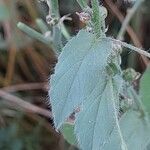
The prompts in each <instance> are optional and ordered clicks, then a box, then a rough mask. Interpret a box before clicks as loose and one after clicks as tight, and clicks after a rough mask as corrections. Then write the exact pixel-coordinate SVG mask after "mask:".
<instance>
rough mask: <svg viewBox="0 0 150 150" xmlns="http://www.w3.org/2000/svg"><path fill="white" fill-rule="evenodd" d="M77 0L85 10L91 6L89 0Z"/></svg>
mask: <svg viewBox="0 0 150 150" xmlns="http://www.w3.org/2000/svg"><path fill="white" fill-rule="evenodd" d="M77 2H78V4H79V5H80V7H81V8H82V9H83V10H84V9H86V8H88V7H89V6H88V0H77Z"/></svg>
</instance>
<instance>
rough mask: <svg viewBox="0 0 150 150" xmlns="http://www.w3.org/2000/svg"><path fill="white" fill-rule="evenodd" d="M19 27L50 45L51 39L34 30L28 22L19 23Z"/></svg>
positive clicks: (32, 36)
mask: <svg viewBox="0 0 150 150" xmlns="http://www.w3.org/2000/svg"><path fill="white" fill-rule="evenodd" d="M17 27H18V28H19V29H20V30H22V31H23V32H25V33H26V34H28V35H29V36H30V37H31V38H34V39H37V40H39V41H41V42H43V43H45V44H47V45H50V43H51V42H50V41H49V40H47V39H46V38H45V37H44V36H43V35H42V34H41V33H39V32H37V31H35V30H33V29H32V28H30V27H28V26H27V25H26V24H24V23H22V22H19V23H18V24H17Z"/></svg>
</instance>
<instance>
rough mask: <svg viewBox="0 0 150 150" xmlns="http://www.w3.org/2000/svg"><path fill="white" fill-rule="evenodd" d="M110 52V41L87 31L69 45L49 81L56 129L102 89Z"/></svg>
mask: <svg viewBox="0 0 150 150" xmlns="http://www.w3.org/2000/svg"><path fill="white" fill-rule="evenodd" d="M111 51H112V42H111V41H109V40H106V39H100V40H96V39H95V36H94V34H92V33H88V32H86V31H84V30H81V31H80V32H79V33H78V35H77V36H76V37H74V38H73V39H72V40H70V41H69V42H68V43H67V44H66V46H65V47H64V49H63V52H62V53H61V55H60V56H59V58H58V63H57V65H56V68H55V74H54V75H53V76H52V78H51V81H50V82H51V85H50V86H51V88H50V91H49V95H50V100H51V104H52V112H53V116H54V123H55V126H56V128H57V129H58V128H59V127H60V126H61V125H62V123H63V122H64V121H65V120H66V118H67V117H68V116H69V115H70V114H71V113H72V112H73V110H75V109H76V108H77V107H78V106H80V105H82V103H83V101H84V100H85V99H86V98H87V97H89V96H90V95H91V92H92V91H93V89H95V88H99V87H98V86H97V85H99V84H100V85H102V87H103V83H105V78H106V73H105V67H106V66H107V58H108V56H109V55H110V53H111ZM100 87H101V86H100ZM101 89H102V88H101Z"/></svg>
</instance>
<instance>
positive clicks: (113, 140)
mask: <svg viewBox="0 0 150 150" xmlns="http://www.w3.org/2000/svg"><path fill="white" fill-rule="evenodd" d="M120 128H121V131H122V134H123V138H124V140H125V142H126V144H127V147H128V150H145V149H146V147H147V145H148V144H149V142H150V126H149V124H148V123H147V120H146V119H145V118H144V117H143V116H141V115H140V112H137V111H133V110H129V111H127V112H126V113H125V114H124V115H123V116H122V117H121V119H120ZM116 130H117V129H116V128H115V129H114V131H113V132H112V134H111V137H110V143H109V144H107V145H106V146H105V147H104V150H120V149H121V147H120V144H119V143H120V138H119V136H118V134H116Z"/></svg>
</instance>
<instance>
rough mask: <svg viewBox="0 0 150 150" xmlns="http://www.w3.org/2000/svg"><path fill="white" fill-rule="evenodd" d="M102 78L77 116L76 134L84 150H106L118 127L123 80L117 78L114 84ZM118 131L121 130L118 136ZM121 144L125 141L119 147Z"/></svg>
mask: <svg viewBox="0 0 150 150" xmlns="http://www.w3.org/2000/svg"><path fill="white" fill-rule="evenodd" d="M101 78H102V77H100V80H99V82H98V83H97V85H96V86H95V88H94V89H93V91H92V92H91V94H90V96H89V97H88V98H87V100H86V102H85V103H84V104H83V107H82V110H81V112H80V113H79V114H78V115H77V121H76V123H75V133H76V135H77V137H78V141H79V145H80V147H81V149H83V150H101V149H103V150H105V149H104V146H105V145H106V144H107V143H109V138H110V135H111V133H112V131H113V129H114V127H115V126H116V125H117V121H118V119H117V116H118V100H119V96H118V95H119V90H120V86H121V85H122V84H121V83H122V82H121V79H120V78H119V77H118V76H116V77H114V78H113V82H112V81H111V80H112V79H109V80H108V79H107V78H106V76H105V75H104V76H103V79H101ZM116 89H117V90H118V91H117V90H116ZM118 131H119V128H118V129H117V130H116V134H117V133H118ZM120 138H121V137H120ZM121 142H123V139H122V141H120V143H119V145H121ZM122 144H123V143H122Z"/></svg>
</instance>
